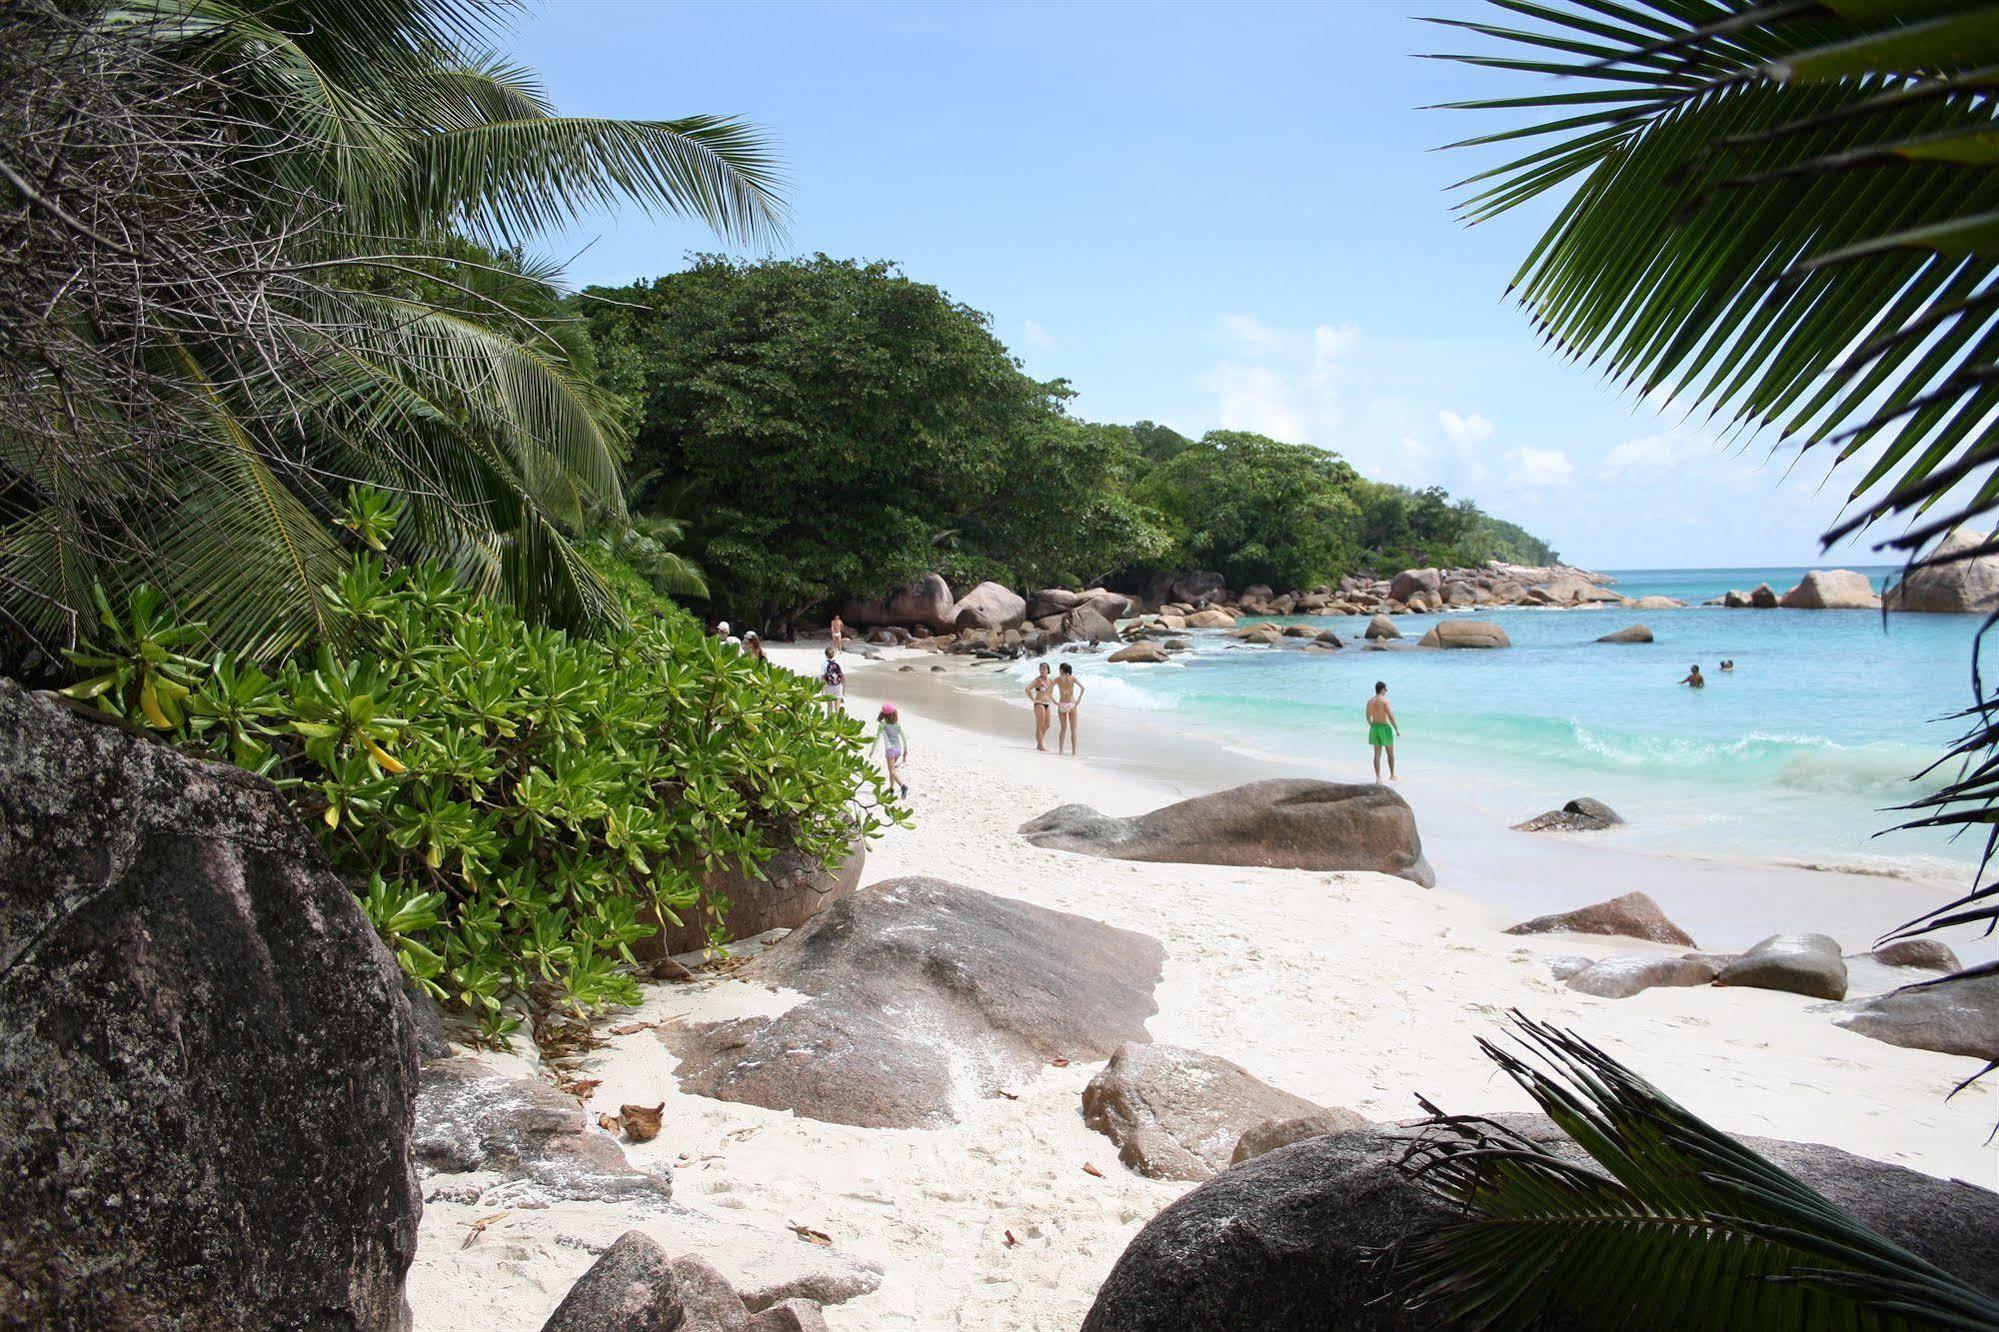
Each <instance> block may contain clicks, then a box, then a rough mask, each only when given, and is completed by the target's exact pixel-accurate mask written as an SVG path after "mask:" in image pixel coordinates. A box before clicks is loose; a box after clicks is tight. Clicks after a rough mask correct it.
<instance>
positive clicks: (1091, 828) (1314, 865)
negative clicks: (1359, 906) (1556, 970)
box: [1020, 777, 1437, 888]
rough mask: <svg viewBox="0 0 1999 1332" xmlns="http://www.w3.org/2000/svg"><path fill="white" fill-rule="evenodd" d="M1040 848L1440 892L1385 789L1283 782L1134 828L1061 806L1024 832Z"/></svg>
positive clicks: (1405, 817) (1221, 794)
mask: <svg viewBox="0 0 1999 1332" xmlns="http://www.w3.org/2000/svg"><path fill="white" fill-rule="evenodd" d="M1020 831H1021V835H1022V836H1024V837H1026V838H1027V840H1028V841H1030V842H1032V843H1034V845H1036V846H1044V847H1050V848H1053V849H1055V850H1058V851H1074V852H1077V853H1078V854H1081V855H1086V856H1104V857H1107V858H1109V859H1112V860H1149V861H1179V862H1184V863H1188V864H1195V865H1257V866H1266V867H1271V868H1277V869H1315V870H1374V871H1376V872H1378V873H1382V874H1393V875H1397V876H1398V877H1400V878H1404V879H1408V880H1409V881H1410V882H1412V883H1419V884H1421V885H1423V886H1424V887H1425V888H1429V887H1432V886H1434V885H1435V883H1436V881H1437V876H1436V873H1435V871H1433V870H1432V869H1431V868H1430V862H1429V861H1427V860H1425V859H1423V841H1422V838H1421V837H1419V836H1418V835H1417V833H1416V816H1415V814H1414V813H1413V812H1412V811H1411V810H1410V808H1409V804H1408V802H1407V801H1405V800H1403V798H1402V797H1401V796H1399V795H1397V794H1396V793H1395V792H1393V791H1391V790H1389V789H1388V788H1387V787H1385V786H1375V785H1367V784H1362V783H1348V782H1322V781H1316V780H1313V779H1311V778H1304V777H1279V778H1271V779H1268V780H1265V781H1261V782H1250V783H1248V784H1247V785H1244V786H1234V787H1230V788H1229V789H1228V790H1225V791H1216V792H1215V793H1214V794H1212V795H1204V796H1195V797H1194V798H1192V799H1191V800H1182V801H1180V802H1178V803H1177V804H1172V805H1167V806H1165V807H1163V808H1161V809H1155V810H1153V811H1152V812H1151V813H1149V814H1140V815H1137V816H1135V817H1133V818H1122V819H1121V818H1112V817H1111V816H1109V815H1106V814H1099V813H1098V812H1097V811H1096V810H1094V809H1092V808H1090V807H1089V806H1088V805H1062V806H1060V807H1058V808H1056V809H1051V810H1049V811H1048V812H1047V813H1046V814H1043V815H1041V816H1040V817H1039V818H1036V819H1030V820H1029V821H1028V822H1026V823H1024V824H1022V825H1021V827H1020Z"/></svg>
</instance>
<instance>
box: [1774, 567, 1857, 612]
mask: <svg viewBox="0 0 1999 1332" xmlns="http://www.w3.org/2000/svg"><path fill="white" fill-rule="evenodd" d="M1777 604H1778V605H1780V606H1787V607H1789V608H1790V609H1792V610H1880V609H1881V598H1880V596H1879V595H1878V594H1877V593H1876V592H1875V591H1874V584H1873V583H1872V582H1870V581H1868V578H1867V575H1866V574H1864V573H1860V572H1858V571H1857V570H1853V569H1813V570H1810V571H1809V572H1807V573H1806V574H1805V576H1804V577H1803V578H1801V579H1799V580H1798V585H1797V586H1796V587H1794V588H1792V589H1791V590H1790V591H1789V592H1786V593H1785V594H1784V595H1783V596H1782V597H1779V598H1778V600H1777Z"/></svg>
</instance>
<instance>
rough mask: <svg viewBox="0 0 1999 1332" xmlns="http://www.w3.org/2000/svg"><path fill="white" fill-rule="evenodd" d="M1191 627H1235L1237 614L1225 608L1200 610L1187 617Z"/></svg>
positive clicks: (1188, 625)
mask: <svg viewBox="0 0 1999 1332" xmlns="http://www.w3.org/2000/svg"><path fill="white" fill-rule="evenodd" d="M1187 627H1188V628H1189V629H1233V628H1235V616H1233V615H1231V614H1229V613H1228V612H1227V611H1225V610H1198V611H1195V612H1194V613H1193V614H1191V615H1189V616H1188V617H1187Z"/></svg>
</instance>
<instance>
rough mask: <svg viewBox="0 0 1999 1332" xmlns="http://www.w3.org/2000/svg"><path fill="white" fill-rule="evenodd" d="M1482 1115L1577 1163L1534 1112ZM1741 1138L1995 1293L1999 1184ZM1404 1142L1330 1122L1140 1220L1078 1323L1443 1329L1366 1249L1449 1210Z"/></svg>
mask: <svg viewBox="0 0 1999 1332" xmlns="http://www.w3.org/2000/svg"><path fill="white" fill-rule="evenodd" d="M1491 1118H1493V1119H1496V1120H1498V1121H1500V1122H1501V1123H1503V1124H1505V1125H1507V1126H1508V1127H1509V1128H1512V1129H1513V1130H1514V1131H1515V1132H1518V1133H1521V1134H1522V1135H1523V1136H1526V1137H1528V1138H1530V1139H1532V1140H1534V1141H1536V1142H1539V1143H1542V1144H1544V1145H1546V1146H1547V1147H1548V1148H1549V1149H1550V1150H1554V1151H1557V1152H1558V1153H1560V1154H1561V1155H1562V1156H1564V1157H1565V1158H1566V1159H1568V1160H1570V1161H1572V1162H1575V1163H1577V1164H1585V1163H1587V1158H1586V1157H1584V1156H1583V1154H1582V1152H1581V1151H1580V1150H1579V1149H1578V1148H1576V1147H1575V1145H1574V1144H1573V1143H1571V1142H1570V1141H1569V1140H1568V1138H1567V1137H1566V1136H1565V1135H1563V1134H1562V1133H1561V1131H1560V1130H1559V1129H1557V1128H1556V1127H1555V1126H1554V1124H1553V1123H1551V1122H1550V1121H1549V1120H1548V1119H1546V1118H1545V1117H1544V1116H1541V1115H1516V1114H1501V1115H1493V1116H1491ZM1743 1141H1744V1142H1746V1143H1747V1144H1748V1145H1749V1146H1750V1147H1752V1148H1753V1149H1754V1150H1756V1151H1757V1152H1759V1153H1761V1154H1762V1155H1763V1156H1765V1157H1766V1158H1768V1159H1769V1160H1771V1161H1773V1162H1775V1163H1776V1164H1777V1165H1779V1166H1781V1167H1783V1168H1784V1169H1786V1170H1788V1171H1790V1172H1791V1173H1792V1174H1794V1175H1796V1176H1797V1177H1798V1178H1800V1179H1802V1180H1803V1181H1804V1182H1805V1183H1806V1184H1808V1185H1809V1186H1810V1187H1812V1188H1814V1189H1816V1190H1817V1191H1818V1192H1820V1193H1821V1194H1824V1195H1825V1196H1826V1197H1827V1198H1829V1199H1830V1200H1831V1201H1832V1202H1833V1203H1834V1204H1836V1205H1837V1206H1839V1207H1841V1208H1843V1209H1845V1210H1846V1211H1848V1212H1850V1213H1851V1214H1852V1215H1853V1216H1855V1217H1857V1218H1858V1219H1859V1220H1860V1221H1862V1222H1863V1223H1865V1224H1866V1225H1869V1226H1871V1227H1873V1228H1874V1229H1875V1230H1877V1231H1879V1232H1880V1233H1881V1234H1883V1235H1885V1236H1887V1237H1888V1238H1889V1239H1891V1240H1893V1241H1894V1242H1895V1243H1897V1244H1900V1245H1902V1246H1903V1247H1904V1248H1906V1249H1909V1250H1910V1251H1911V1252H1913V1253H1915V1254H1916V1255H1917V1256H1918V1257H1921V1258H1923V1259H1926V1260H1927V1261H1929V1262H1932V1263H1934V1264H1936V1265H1937V1266H1939V1267H1941V1268H1943V1269H1944V1270H1946V1271H1948V1272H1952V1273H1954V1274H1956V1275H1957V1276H1959V1277H1962V1278H1963V1279H1965V1280H1966V1281H1969V1282H1971V1283H1972V1284H1974V1285H1977V1286H1979V1287H1980V1288H1981V1289H1984V1290H1986V1291H1988V1292H1993V1293H1999V1195H1995V1194H1993V1193H1990V1192H1987V1191H1986V1190H1984V1189H1981V1188H1977V1187H1975V1186H1973V1185H1970V1184H1964V1183H1960V1182H1957V1181H1946V1180H1940V1179H1934V1178H1932V1177H1930V1176H1928V1175H1922V1174H1918V1173H1916V1172H1915V1171H1913V1170H1904V1169H1903V1168H1901V1167H1900V1166H1893V1165H1887V1164H1884V1163H1882V1162H1878V1161H1869V1160H1867V1159H1865V1158H1864V1157H1858V1156H1853V1155H1850V1154H1848V1153H1846V1152H1842V1151H1839V1150H1838V1149H1836V1148H1832V1147H1821V1146H1817V1145H1813V1144H1806V1143H1790V1142H1779V1141H1775V1140H1772V1139H1767V1138H1745V1139H1743ZM1408 1145H1409V1144H1408V1139H1407V1137H1406V1135H1404V1134H1402V1133H1399V1132H1397V1131H1396V1130H1393V1129H1388V1128H1383V1129H1368V1130H1360V1131H1356V1132H1351V1133H1338V1134H1333V1135H1330V1136H1328V1137H1317V1138H1309V1139H1306V1140H1305V1141H1303V1142H1298V1143H1294V1144H1293V1145H1291V1146H1289V1147H1285V1148H1281V1149H1279V1150H1277V1151H1273V1152H1270V1153H1268V1154H1266V1155H1263V1156H1259V1157H1256V1158H1255V1159H1254V1160H1251V1161H1246V1162H1244V1163H1243V1164H1241V1165H1239V1166H1236V1167H1235V1168H1234V1169H1231V1170H1226V1171H1223V1172H1222V1173H1221V1174H1219V1175H1217V1176H1215V1177H1214V1178H1213V1179H1211V1180H1209V1181H1208V1182H1207V1183H1205V1184H1202V1185H1201V1186H1200V1187H1199V1188H1196V1189H1194V1190H1193V1191H1192V1192H1190V1193H1188V1194H1186V1195H1184V1196H1183V1197H1181V1198H1180V1199H1179V1201H1177V1202H1175V1203H1173V1204H1172V1205H1171V1206H1170V1207H1168V1208H1167V1209H1166V1210H1165V1211H1163V1212H1161V1213H1160V1214H1159V1215H1158V1216H1156V1217H1154V1218H1153V1219H1152V1220H1151V1221H1150V1222H1148V1223H1147V1224H1146V1226H1145V1228H1144V1229H1143V1230H1141V1231H1139V1233H1138V1235H1137V1237H1136V1238H1134V1239H1133V1240H1132V1242H1131V1244H1130V1245H1129V1246H1128V1247H1127V1248H1126V1249H1125V1251H1124V1255H1123V1256H1122V1257H1121V1258H1119V1259H1118V1261H1117V1265H1116V1266H1115V1267H1113V1268H1112V1269H1111V1273H1110V1276H1109V1277H1108V1278H1107V1279H1106V1280H1105V1281H1104V1284H1103V1286H1102V1287H1101V1288H1100V1289H1099V1290H1098V1292H1097V1298H1096V1303H1095V1304H1093V1305H1092V1306H1091V1308H1090V1312H1089V1315H1088V1317H1086V1318H1085V1319H1084V1321H1083V1332H1182V1330H1183V1329H1187V1328H1227V1329H1229V1332H1391V1330H1392V1332H1409V1330H1410V1329H1430V1328H1435V1327H1438V1326H1440V1324H1439V1322H1438V1320H1436V1319H1435V1318H1434V1317H1433V1316H1431V1315H1429V1314H1427V1313H1426V1312H1424V1311H1422V1310H1404V1309H1400V1308H1397V1307H1395V1306H1393V1305H1391V1304H1389V1303H1387V1302H1385V1301H1383V1300H1382V1299H1381V1295H1382V1288H1381V1286H1380V1284H1379V1281H1380V1275H1381V1272H1382V1267H1381V1265H1380V1264H1379V1263H1378V1262H1377V1261H1376V1256H1377V1254H1378V1253H1379V1252H1380V1251H1381V1250H1382V1249H1384V1248H1386V1247H1388V1246H1390V1245H1392V1244H1394V1243H1395V1242H1396V1241H1397V1240H1399V1239H1402V1238H1403V1237H1404V1236H1407V1235H1409V1234H1411V1233H1412V1232H1414V1231H1416V1230H1417V1229H1419V1228H1427V1227H1430V1226H1436V1225H1444V1224H1448V1223H1450V1222H1451V1221H1453V1220H1456V1219H1458V1218H1459V1217H1460V1215H1461V1214H1460V1213H1459V1212H1457V1211H1456V1210H1455V1209H1454V1208H1452V1207H1451V1206H1450V1205H1449V1204H1447V1203H1445V1202H1443V1201H1442V1200H1440V1199H1438V1198H1437V1197H1436V1196H1435V1195H1434V1194H1432V1193H1430V1192H1429V1191H1428V1190H1427V1189H1426V1188H1425V1187H1424V1186H1423V1185H1422V1184H1420V1183H1419V1182H1417V1181H1416V1180H1415V1179H1413V1178H1411V1177H1410V1175H1409V1174H1408V1173H1407V1172H1406V1171H1404V1170H1402V1169H1401V1168H1400V1166H1399V1164H1398V1163H1399V1162H1400V1161H1401V1159H1402V1156H1403V1154H1404V1152H1405V1151H1406V1150H1407V1148H1408ZM1591 1168H1593V1169H1594V1168H1596V1167H1594V1166H1592V1167H1591ZM1575 1325H1576V1326H1590V1325H1591V1324H1589V1323H1587V1322H1579V1323H1577V1324H1575Z"/></svg>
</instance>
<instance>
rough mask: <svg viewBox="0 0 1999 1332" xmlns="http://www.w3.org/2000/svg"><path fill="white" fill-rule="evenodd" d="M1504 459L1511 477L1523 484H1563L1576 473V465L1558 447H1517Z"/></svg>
mask: <svg viewBox="0 0 1999 1332" xmlns="http://www.w3.org/2000/svg"><path fill="white" fill-rule="evenodd" d="M1506 461H1507V463H1508V464H1510V466H1511V468H1512V475H1513V479H1514V480H1515V481H1517V482H1519V483H1520V484H1521V485H1525V486H1565V485H1567V484H1568V483H1569V482H1570V481H1571V480H1572V479H1573V478H1574V477H1575V474H1576V465H1575V464H1574V463H1572V462H1570V461H1569V455H1568V454H1566V453H1564V452H1562V451H1561V450H1560V449H1530V448H1519V449H1515V450H1513V452H1511V453H1509V454H1507V455H1506Z"/></svg>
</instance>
